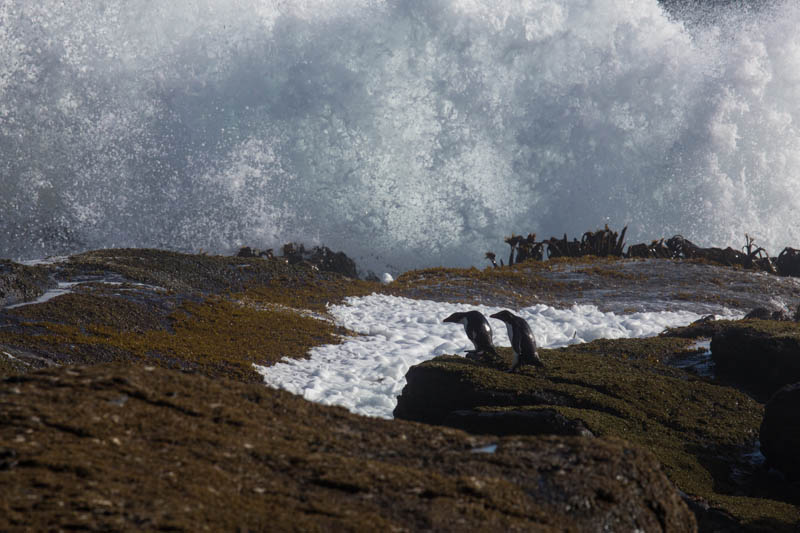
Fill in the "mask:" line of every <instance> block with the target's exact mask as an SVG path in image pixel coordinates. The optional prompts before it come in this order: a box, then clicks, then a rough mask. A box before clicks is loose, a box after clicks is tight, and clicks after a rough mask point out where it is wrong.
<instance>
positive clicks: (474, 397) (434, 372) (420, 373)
mask: <svg viewBox="0 0 800 533" xmlns="http://www.w3.org/2000/svg"><path fill="white" fill-rule="evenodd" d="M435 361H437V362H440V363H444V364H436V365H434V364H425V363H423V364H420V365H415V366H412V367H411V368H409V369H408V373H407V374H406V386H405V387H404V388H403V392H402V394H401V395H400V396H399V397H398V398H397V407H395V409H394V416H395V418H401V419H403V420H413V421H416V422H425V423H427V424H442V423H443V422H444V420H445V419H446V418H447V417H448V416H449V415H450V413H452V412H454V411H460V410H464V409H473V408H476V407H481V406H523V405H541V404H545V405H547V404H556V405H563V404H564V403H565V402H566V400H565V399H564V398H563V397H561V396H560V395H559V394H553V393H552V392H545V391H542V390H537V389H533V388H532V389H528V390H508V389H505V388H502V389H501V388H491V387H481V386H479V385H478V384H476V383H475V382H473V381H471V380H470V379H464V378H465V376H464V375H463V374H462V373H461V372H458V371H456V372H453V371H452V370H455V369H456V368H451V367H449V365H447V362H449V361H452V362H454V363H458V364H459V366H464V365H469V368H474V369H476V370H477V371H478V372H481V370H480V369H482V368H484V367H482V365H481V364H480V363H478V362H475V361H472V360H469V359H466V358H464V357H456V356H444V357H438V358H436V359H435ZM487 370H488V369H487ZM497 372H499V371H497Z"/></svg>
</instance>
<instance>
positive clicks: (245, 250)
mask: <svg viewBox="0 0 800 533" xmlns="http://www.w3.org/2000/svg"><path fill="white" fill-rule="evenodd" d="M236 257H264V258H266V259H272V258H273V257H274V256H273V254H272V249H271V248H270V249H269V250H256V249H255V248H250V247H249V246H244V247H242V248H241V249H239V252H238V253H237V254H236Z"/></svg>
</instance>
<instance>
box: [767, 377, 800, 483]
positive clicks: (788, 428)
mask: <svg viewBox="0 0 800 533" xmlns="http://www.w3.org/2000/svg"><path fill="white" fill-rule="evenodd" d="M761 453H763V454H764V457H766V458H767V461H768V463H769V464H770V465H771V466H774V467H775V468H777V469H779V470H782V471H783V472H785V473H786V474H788V475H789V476H791V477H792V478H795V479H799V478H800V383H793V384H791V385H787V386H785V387H783V388H781V389H780V390H779V391H778V392H776V393H775V394H774V395H773V396H772V398H771V399H770V400H769V402H767V405H766V406H765V408H764V421H763V422H762V423H761Z"/></svg>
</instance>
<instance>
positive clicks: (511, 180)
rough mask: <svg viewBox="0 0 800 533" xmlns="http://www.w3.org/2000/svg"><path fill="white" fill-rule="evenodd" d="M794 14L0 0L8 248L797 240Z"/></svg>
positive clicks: (651, 6)
mask: <svg viewBox="0 0 800 533" xmlns="http://www.w3.org/2000/svg"><path fill="white" fill-rule="evenodd" d="M799 26H800V6H798V5H797V4H796V3H795V2H784V3H776V4H774V5H772V6H771V7H768V8H767V7H765V8H763V9H761V10H759V11H757V12H747V13H743V12H735V11H731V10H721V11H719V12H717V13H712V14H711V15H708V14H705V15H704V16H703V17H695V18H693V17H692V16H691V13H689V14H688V15H680V14H678V15H676V14H675V12H673V13H672V14H670V13H667V12H666V11H665V10H664V8H663V7H662V5H660V4H658V3H657V2H655V0H645V1H642V2H628V1H623V0H583V1H575V0H541V1H528V2H522V1H508V2H502V3H500V5H497V3H496V2H484V1H479V0H471V1H468V0H462V1H455V0H452V1H444V0H425V1H422V0H419V1H407V0H406V1H378V0H374V1H373V0H362V1H356V0H349V1H317V0H306V1H303V2H282V1H257V0H239V1H233V2H229V1H226V2H223V1H221V0H206V1H199V0H196V1H188V0H186V1H181V0H175V1H173V2H168V3H164V2H148V1H144V0H126V1H125V2H122V1H102V2H100V1H86V2H80V3H78V4H74V3H63V2H60V1H55V0H42V1H39V2H27V1H23V0H7V1H5V2H3V3H2V5H0V155H1V156H2V157H0V256H3V257H15V258H30V257H40V256H43V255H47V254H53V253H63V252H71V251H77V250H82V249H86V248H97V247H108V246H157V247H163V248H171V249H178V250H189V251H197V250H201V249H203V250H208V251H219V252H226V251H230V250H232V249H234V248H236V247H237V246H240V245H250V246H256V247H259V248H267V247H271V246H275V245H278V244H280V243H282V242H286V241H289V240H300V241H305V242H306V243H309V244H314V243H324V244H326V245H328V246H330V247H332V248H334V249H341V250H344V251H345V252H347V253H348V254H349V255H351V256H353V257H355V258H356V260H357V261H358V263H359V264H360V265H361V266H362V267H363V268H370V269H373V270H380V271H385V270H391V271H393V272H396V271H400V270H404V269H408V268H412V267H421V266H428V265H439V264H446V265H469V264H475V263H480V262H481V258H482V256H483V252H485V251H486V250H489V249H495V251H500V250H501V249H502V248H503V246H504V245H503V244H502V238H503V236H505V235H507V234H509V233H511V232H512V231H515V232H517V233H527V232H529V231H536V232H538V233H539V234H540V235H541V236H549V235H551V234H561V233H563V232H565V231H566V232H568V233H569V234H570V235H574V234H580V233H581V232H583V231H585V230H586V229H589V228H595V227H599V226H601V225H602V224H603V223H609V224H611V225H612V226H613V227H621V226H622V225H624V224H629V225H630V230H629V233H628V241H629V242H638V241H641V240H646V239H650V238H654V237H657V236H664V235H670V234H672V233H682V234H683V235H684V236H686V237H687V238H690V239H692V240H693V241H695V242H696V243H698V244H700V245H729V244H736V243H738V242H740V241H743V235H744V233H745V232H748V233H750V234H751V235H755V236H756V238H757V241H758V244H759V245H762V246H765V247H766V248H768V249H769V250H771V251H775V252H777V251H778V250H779V249H780V248H782V247H783V246H786V245H798V244H800V224H798V222H800V220H798V218H799V216H798V213H800V187H798V178H797V176H798V175H800V135H799V133H800V132H798V127H797V124H798V120H800V83H799V82H800V35H798V33H797V31H796V28H797V27H799Z"/></svg>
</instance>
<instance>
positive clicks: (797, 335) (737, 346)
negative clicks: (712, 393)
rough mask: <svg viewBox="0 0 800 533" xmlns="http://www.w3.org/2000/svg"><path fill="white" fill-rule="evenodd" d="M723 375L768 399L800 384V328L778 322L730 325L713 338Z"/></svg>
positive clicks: (714, 350)
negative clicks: (771, 395)
mask: <svg viewBox="0 0 800 533" xmlns="http://www.w3.org/2000/svg"><path fill="white" fill-rule="evenodd" d="M711 354H712V357H713V359H714V362H715V363H716V371H717V374H718V375H720V376H724V377H726V378H727V379H731V380H733V381H734V382H736V383H738V384H740V385H741V386H743V387H745V388H747V389H748V390H751V391H753V392H755V393H757V394H761V395H763V396H765V397H768V396H769V395H770V394H772V393H773V392H775V391H776V390H778V389H779V388H781V387H783V386H784V385H787V384H789V383H795V382H797V381H800V325H798V324H797V323H796V322H786V321H775V320H746V321H741V322H733V323H729V324H728V325H727V327H725V328H724V329H722V330H721V331H720V332H718V333H716V334H714V336H713V337H712V338H711Z"/></svg>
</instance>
